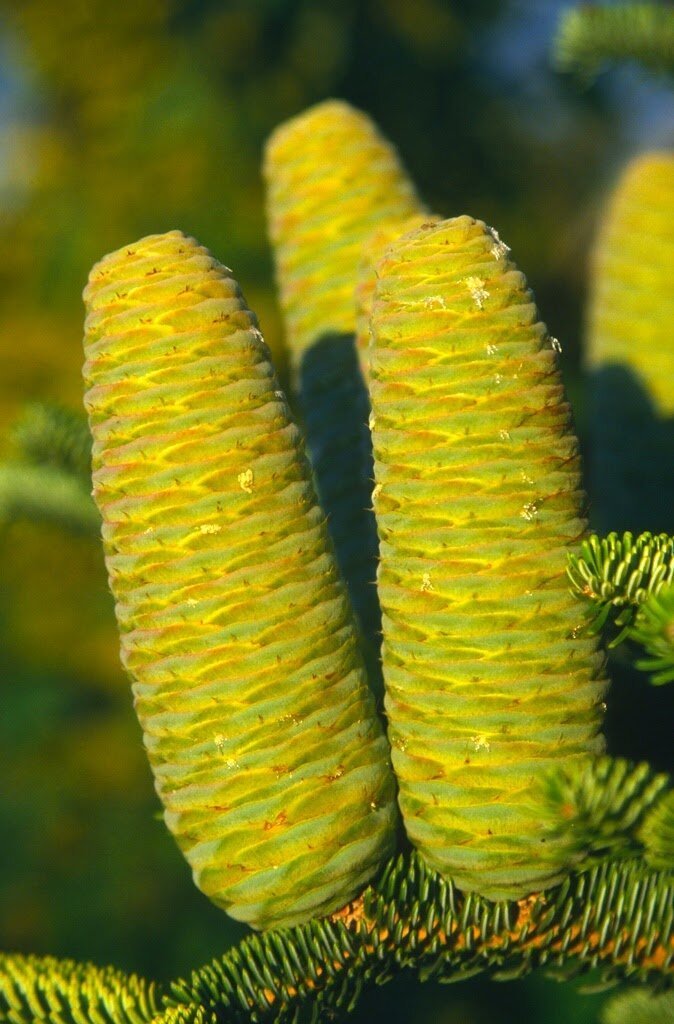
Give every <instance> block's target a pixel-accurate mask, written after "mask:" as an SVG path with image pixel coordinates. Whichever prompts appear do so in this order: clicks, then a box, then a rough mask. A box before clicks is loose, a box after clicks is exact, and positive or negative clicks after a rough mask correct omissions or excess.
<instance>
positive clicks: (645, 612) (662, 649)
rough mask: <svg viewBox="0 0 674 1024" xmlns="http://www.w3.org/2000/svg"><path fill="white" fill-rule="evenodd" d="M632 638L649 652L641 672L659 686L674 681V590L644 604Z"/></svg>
mask: <svg viewBox="0 0 674 1024" xmlns="http://www.w3.org/2000/svg"><path fill="white" fill-rule="evenodd" d="M628 635H629V638H630V640H633V641H634V642H635V643H638V644H641V646H642V647H643V648H644V650H645V651H646V655H647V657H645V658H640V659H639V660H638V661H637V662H636V666H637V668H641V669H643V670H644V671H645V672H651V673H652V675H651V682H652V683H654V684H655V685H656V686H658V685H660V684H662V683H671V682H672V681H674V586H669V587H663V588H661V589H659V590H658V591H657V592H656V593H654V594H652V595H651V596H650V597H649V598H648V600H647V601H645V602H644V604H643V605H642V606H641V608H640V609H639V612H638V614H637V616H636V619H635V621H634V626H633V627H632V628H631V629H630V630H629V634H628Z"/></svg>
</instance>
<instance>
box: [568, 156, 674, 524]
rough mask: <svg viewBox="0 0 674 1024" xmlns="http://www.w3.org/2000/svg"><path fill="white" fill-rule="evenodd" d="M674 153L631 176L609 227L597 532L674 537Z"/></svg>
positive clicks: (597, 314) (592, 353)
mask: <svg viewBox="0 0 674 1024" xmlns="http://www.w3.org/2000/svg"><path fill="white" fill-rule="evenodd" d="M673 219H674V153H667V152H654V153H646V154H643V155H641V156H639V157H638V158H636V159H635V160H633V161H632V162H631V163H630V164H629V165H628V166H627V168H626V169H625V171H624V172H623V175H622V177H621V180H620V182H619V183H618V185H617V187H616V189H615V191H614V193H613V194H612V196H611V198H610V202H609V204H608V208H607V210H606V214H605V217H604V219H603V222H602V224H601V228H600V231H599V236H598V239H597V243H596V246H595V252H594V259H593V274H592V285H591V291H590V301H589V312H588V324H587V358H588V368H589V370H590V373H591V388H590V400H591V401H590V419H591V425H592V447H591V461H590V467H589V468H590V495H591V498H592V506H591V507H592V509H593V519H594V525H595V526H596V528H597V529H598V530H599V531H600V532H602V533H605V532H607V531H608V530H609V529H612V530H618V531H623V530H631V531H632V532H633V533H640V532H642V531H643V530H651V531H652V532H653V533H656V532H660V531H663V532H666V533H671V532H672V530H673V528H674V512H673V511H672V510H673V509H674V476H673V475H672V474H671V473H668V472H666V471H664V469H663V467H665V466H669V465H671V464H672V461H674V341H673V339H672V322H674V292H673V291H672V287H671V274H672V270H671V268H672V266H673V265H674V230H673V229H672V223H673Z"/></svg>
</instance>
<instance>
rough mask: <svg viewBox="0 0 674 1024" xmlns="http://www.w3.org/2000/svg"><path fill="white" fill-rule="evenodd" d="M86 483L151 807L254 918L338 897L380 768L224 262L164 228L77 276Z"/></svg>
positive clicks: (260, 365)
mask: <svg viewBox="0 0 674 1024" xmlns="http://www.w3.org/2000/svg"><path fill="white" fill-rule="evenodd" d="M85 301H86V305H87V310H88V316H87V320H86V337H85V348H86V362H85V368H84V375H85V380H86V385H87V389H88V390H87V393H86V396H85V404H86V407H87V410H88V414H89V420H90V425H91V429H92V433H93V438H94V449H93V464H94V497H95V499H96V502H97V504H98V507H99V509H100V511H101V515H102V518H103V524H104V525H103V538H104V544H105V554H106V565H107V569H108V574H109V578H110V583H111V587H112V590H113V594H114V597H115V602H116V613H117V619H118V623H119V627H120V632H121V637H122V660H123V662H124V664H125V666H126V668H127V670H128V672H129V673H130V675H131V678H132V682H133V690H134V695H135V704H136V710H137V713H138V716H139V719H140V722H141V724H142V727H143V732H144V739H145V744H146V747H147V751H148V755H149V758H150V762H151V765H152V769H153V772H154V776H155V784H156V788H157V791H158V794H159V796H160V798H161V800H162V803H163V804H164V808H165V819H166V823H167V825H168V827H169V829H170V830H171V831H172V832H173V834H174V836H175V838H176V840H177V841H178V844H179V846H180V848H181V849H182V851H183V853H184V855H185V857H186V859H187V860H188V862H189V864H190V866H191V867H192V870H193V874H194V878H195V882H196V884H197V885H198V887H199V888H200V889H201V890H202V891H203V892H204V893H206V895H208V896H209V897H210V898H211V899H212V900H213V902H215V903H216V904H218V905H219V906H221V907H223V908H224V909H226V910H227V911H228V912H229V913H230V914H231V915H232V916H233V917H235V918H237V919H239V920H243V921H247V922H249V923H250V924H252V925H253V926H254V927H257V928H260V927H271V926H281V925H290V924H294V923H298V922H301V921H305V920H308V919H309V918H311V917H315V916H318V915H321V914H325V913H328V912H330V911H332V910H334V909H336V908H337V907H340V906H342V905H344V904H345V903H346V902H347V901H348V900H349V899H351V898H352V897H353V896H354V895H355V894H356V893H357V892H358V891H360V890H361V889H362V888H363V886H364V885H365V884H366V883H367V881H368V880H369V879H370V877H371V876H372V875H373V874H374V872H375V871H376V869H377V868H378V866H379V864H380V862H381V861H382V859H383V858H385V857H386V856H387V855H388V854H389V853H390V852H391V848H392V844H393V836H394V832H395V818H396V811H395V797H394V783H393V777H392V773H391V771H390V764H389V757H388V750H387V745H386V740H385V737H384V736H383V734H382V731H381V728H380V726H379V724H378V721H377V717H376V713H375V710H374V706H373V701H372V699H371V697H370V694H369V691H368V689H367V686H366V681H365V674H364V669H363V664H362V660H361V658H360V655H359V653H358V650H357V643H356V637H355V628H354V624H353V619H352V614H351V611H350V608H349V604H348V599H347V597H346V593H345V589H344V587H343V585H342V583H341V581H340V579H339V577H338V574H337V570H336V566H335V561H334V556H333V552H332V548H331V545H330V542H329V539H328V536H327V532H326V526H325V519H324V516H323V514H322V513H321V511H320V509H319V508H318V506H317V503H316V498H315V495H314V492H313V486H312V483H311V477H310V469H309V466H308V463H307V461H306V459H305V457H304V454H303V450H302V445H301V439H300V436H299V432H298V430H297V428H296V426H295V425H294V423H293V422H292V420H291V418H290V415H289V411H288V407H287V404H286V401H285V398H284V396H283V393H282V392H281V391H280V390H279V386H278V383H277V381H276V378H275V375H274V371H273V369H272V366H271V363H270V360H269V353H268V350H267V347H266V345H265V344H264V341H263V339H262V336H261V334H260V332H259V330H258V329H257V324H256V321H255V318H254V316H253V314H251V313H250V312H249V310H248V309H247V308H246V305H245V302H244V300H243V298H242V296H241V293H240V291H239V289H238V286H237V284H236V282H235V281H234V280H233V278H232V276H231V273H230V272H229V271H228V270H227V268H225V267H223V266H221V265H220V264H218V263H217V262H216V261H215V260H214V259H213V258H212V257H211V255H210V254H209V253H208V251H207V250H206V249H204V248H203V247H201V246H199V245H198V244H197V243H196V242H194V240H192V239H190V238H186V237H185V236H184V235H182V234H181V233H180V232H176V231H174V232H169V233H168V234H166V235H153V236H150V237H148V238H145V239H142V240H141V241H140V242H137V243H135V244H134V245H131V246H128V247H126V248H123V249H120V250H119V251H118V252H116V253H113V254H111V255H110V256H107V257H106V258H104V259H103V260H102V261H101V262H100V263H98V264H97V265H96V266H95V267H94V269H93V270H92V273H91V276H90V279H89V284H88V286H87V288H86V289H85Z"/></svg>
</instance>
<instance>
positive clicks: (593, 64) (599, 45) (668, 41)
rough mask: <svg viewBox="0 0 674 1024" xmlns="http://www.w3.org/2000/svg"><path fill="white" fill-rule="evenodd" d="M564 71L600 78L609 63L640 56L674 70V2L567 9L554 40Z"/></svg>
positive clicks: (658, 68)
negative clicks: (673, 6) (672, 5)
mask: <svg viewBox="0 0 674 1024" xmlns="http://www.w3.org/2000/svg"><path fill="white" fill-rule="evenodd" d="M553 54H554V61H555V64H556V65H557V67H558V68H559V69H560V70H562V71H572V72H575V73H577V74H579V75H580V76H581V77H583V78H585V79H591V78H594V77H595V76H596V75H597V74H598V73H599V72H600V71H601V70H602V69H603V68H604V67H605V66H606V65H608V64H613V63H616V62H618V61H635V62H637V63H639V64H641V65H643V67H645V68H648V69H649V70H651V71H656V72H668V73H669V74H672V73H673V72H674V10H672V8H671V6H670V5H669V4H659V3H649V4H648V3H644V4H619V5H609V4H597V5H595V4H587V5H583V6H582V7H575V8H572V9H571V10H568V11H566V12H564V14H563V15H562V17H561V20H560V23H559V26H558V29H557V35H556V37H555V40H554V43H553Z"/></svg>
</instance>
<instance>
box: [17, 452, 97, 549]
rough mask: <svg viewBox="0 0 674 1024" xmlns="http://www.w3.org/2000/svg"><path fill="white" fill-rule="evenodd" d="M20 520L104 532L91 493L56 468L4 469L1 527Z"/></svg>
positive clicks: (78, 481)
mask: <svg viewBox="0 0 674 1024" xmlns="http://www.w3.org/2000/svg"><path fill="white" fill-rule="evenodd" d="M16 519H31V520H34V521H36V522H53V523H57V524H59V525H61V526H64V527H66V528H67V529H69V530H72V531H73V532H75V533H87V534H98V533H99V531H100V517H99V515H98V511H97V509H96V506H95V505H94V503H93V501H92V500H91V496H90V494H89V493H88V491H87V489H86V488H85V487H84V485H83V484H82V482H80V480H78V479H77V478H76V477H74V476H72V475H71V474H70V473H67V472H65V471H64V470H63V469H58V468H56V467H55V466H28V465H22V464H21V463H7V464H5V465H4V466H0V524H2V523H3V522H4V523H7V522H12V521H14V520H16Z"/></svg>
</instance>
